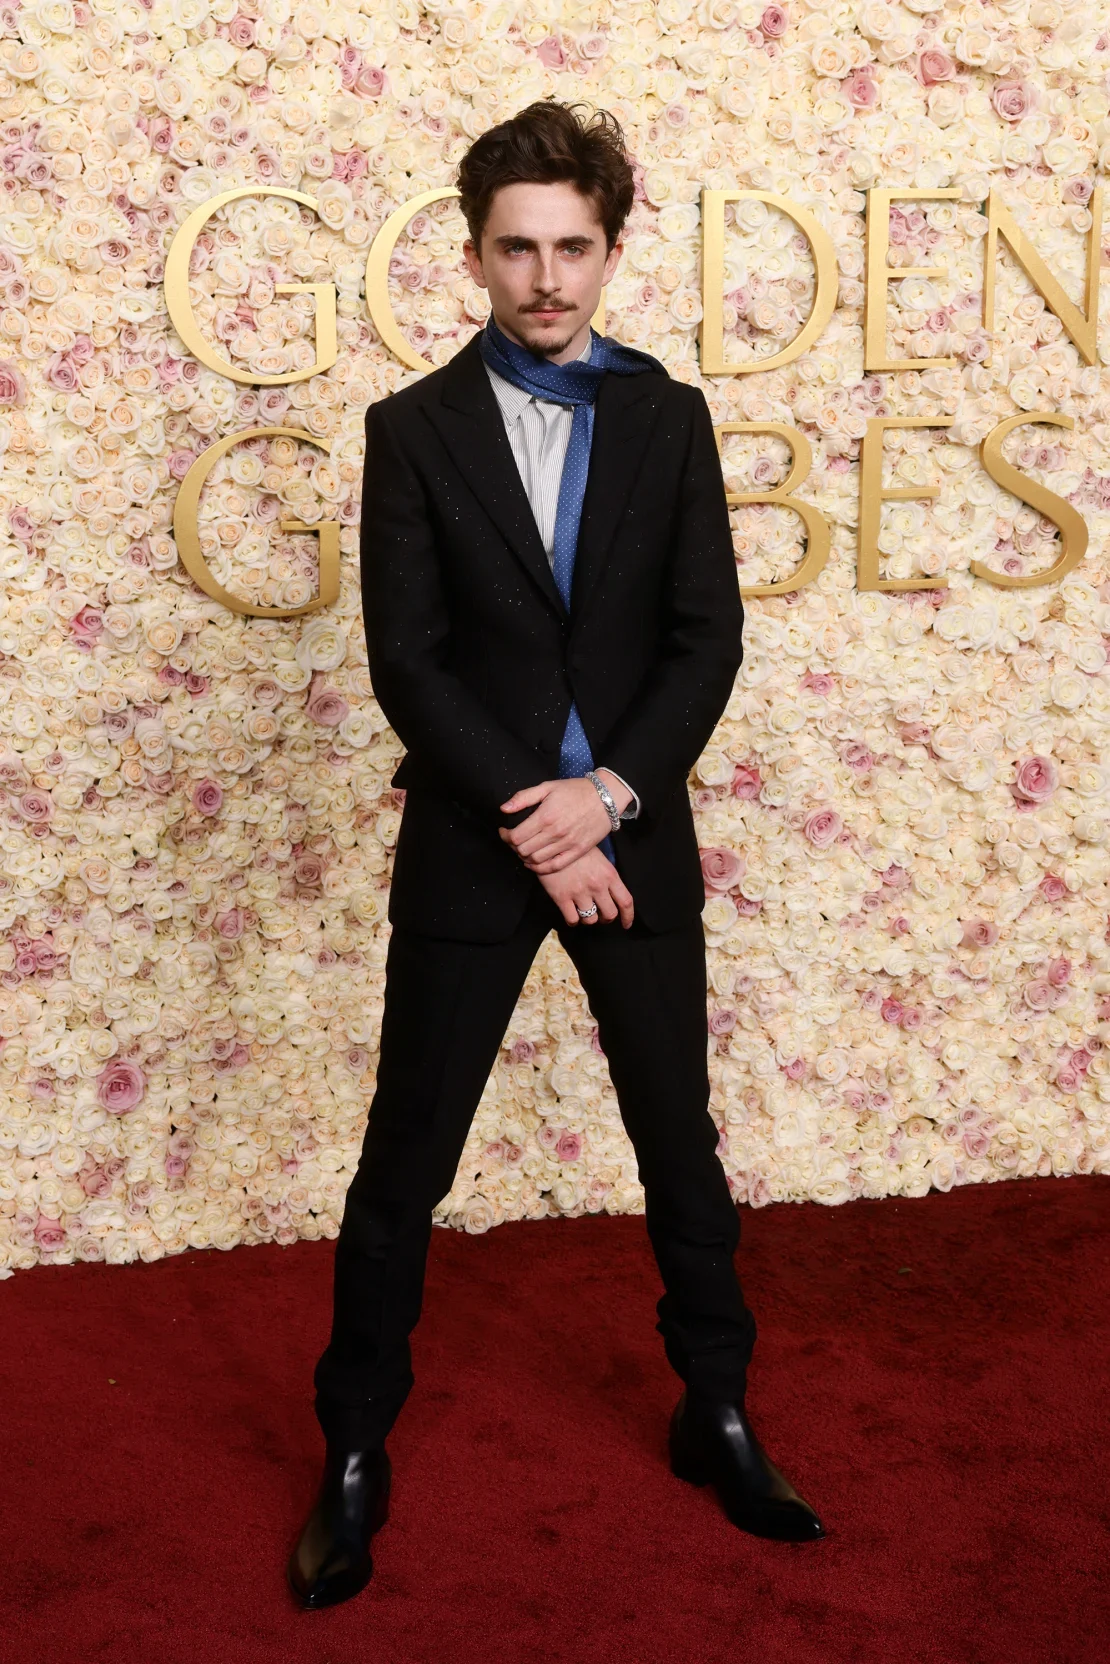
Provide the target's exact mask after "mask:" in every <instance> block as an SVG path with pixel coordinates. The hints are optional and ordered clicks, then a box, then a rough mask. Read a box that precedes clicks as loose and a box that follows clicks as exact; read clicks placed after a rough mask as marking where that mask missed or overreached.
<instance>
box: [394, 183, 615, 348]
mask: <svg viewBox="0 0 1110 1664" xmlns="http://www.w3.org/2000/svg"><path fill="white" fill-rule="evenodd" d="M458 194H459V193H458V191H457V190H456V189H455V187H454V185H445V186H442V187H437V189H436V190H434V191H421V193H420V195H419V196H413V197H410V198H409V200H408V201H407V202H402V204H401V206H400V207H399V208H395V209H394V210H393V212H392V214H390V216H389V218H388V219H387V220H383V222H382V224H381V225H380V226H379V227H378V232H377V236H376V237H375V238H374V241H373V242H372V243H371V244H370V253H369V254H368V255H367V257H366V310H367V311H368V312H369V314H370V322H371V323H372V324H373V325H374V328H375V329H376V330H377V332H378V334H379V335H380V336H381V339H382V346H383V347H388V348H389V350H390V352H391V353H393V355H394V356H395V357H396V358H399V359H400V360H401V363H402V364H407V365H408V367H409V369H410V370H434V369H435V365H434V364H433V363H432V361H431V359H430V358H425V357H424V356H423V354H421V353H418V352H417V350H416V348H415V347H413V346H410V345H409V343H408V341H406V340H405V337H404V336H403V335H402V334H401V331H400V329H399V328H398V327H397V320H396V318H395V317H394V316H393V305H392V302H391V301H390V298H389V262H390V261H391V260H392V258H393V250H394V249H395V248H396V246H397V239H398V238H399V237H400V235H401V233H402V231H403V230H404V229H405V227H406V225H407V224H408V223H409V221H410V220H411V219H413V218H414V217H415V215H417V214H418V213H419V212H420V210H421V208H428V207H430V206H431V204H432V203H433V202H443V201H445V200H446V198H447V197H449V196H458ZM590 322H591V323H592V324H593V326H594V328H595V329H596V330H597V331H598V333H599V334H600V335H604V334H605V291H604V290H602V292H601V299H600V300H599V301H598V303H597V311H596V312H595V313H594V315H593V317H592V318H591V319H590Z"/></svg>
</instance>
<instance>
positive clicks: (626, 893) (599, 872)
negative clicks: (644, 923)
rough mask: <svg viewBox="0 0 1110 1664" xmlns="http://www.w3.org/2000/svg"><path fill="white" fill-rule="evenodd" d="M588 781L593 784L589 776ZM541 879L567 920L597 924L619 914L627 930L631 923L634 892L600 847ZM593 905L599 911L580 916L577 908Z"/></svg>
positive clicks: (568, 921)
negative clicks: (585, 916) (587, 916)
mask: <svg viewBox="0 0 1110 1664" xmlns="http://www.w3.org/2000/svg"><path fill="white" fill-rule="evenodd" d="M586 784H587V785H589V784H590V783H589V781H588V780H587V782H586ZM590 789H591V791H592V790H593V787H592V786H591V787H590ZM540 883H541V884H542V885H543V887H544V889H545V890H546V891H547V893H548V895H549V896H550V897H551V899H552V901H553V902H554V903H555V905H556V907H558V909H559V911H560V912H561V913H562V915H563V917H564V919H565V920H566V921H567V923H568V924H597V922H598V920H599V919H605V920H608V921H612V920H613V919H615V918H616V917H617V916H618V914H619V915H620V921H621V924H622V925H623V926H624V928H625V930H627V929H628V927H629V925H630V924H631V923H632V918H633V913H634V907H633V902H632V893H631V891H630V890H629V889H628V887H627V886H626V885H625V883H624V882H623V880H622V878H621V876H620V874H619V873H618V871H617V869H616V867H615V866H614V865H613V863H612V861H610V860H609V859H608V857H607V856H605V855H603V854H602V853H601V851H600V849H591V850H588V851H587V853H586V854H585V855H582V856H580V857H579V859H578V860H577V861H572V862H571V863H570V865H569V866H566V867H561V868H560V869H559V871H558V872H553V873H548V874H547V875H546V876H542V877H541V878H540ZM591 906H596V907H597V912H596V913H592V914H591V915H590V917H589V918H588V919H583V918H580V917H579V913H578V909H579V908H580V907H591Z"/></svg>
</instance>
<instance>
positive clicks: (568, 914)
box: [559, 900, 579, 924]
mask: <svg viewBox="0 0 1110 1664" xmlns="http://www.w3.org/2000/svg"><path fill="white" fill-rule="evenodd" d="M559 911H560V913H561V914H562V915H563V917H564V919H565V920H566V921H567V923H568V924H578V923H579V918H578V909H577V907H575V905H574V903H573V901H569V900H567V901H561V902H560V903H559Z"/></svg>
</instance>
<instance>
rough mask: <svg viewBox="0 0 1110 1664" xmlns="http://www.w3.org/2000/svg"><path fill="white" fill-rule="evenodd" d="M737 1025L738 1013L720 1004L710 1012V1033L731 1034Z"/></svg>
mask: <svg viewBox="0 0 1110 1664" xmlns="http://www.w3.org/2000/svg"><path fill="white" fill-rule="evenodd" d="M735 1027H736V1013H735V1011H729V1010H728V1009H727V1008H725V1007H722V1006H719V1007H718V1008H717V1009H716V1010H715V1011H711V1012H710V1014H709V1032H710V1034H731V1033H732V1031H733V1029H734V1028H735Z"/></svg>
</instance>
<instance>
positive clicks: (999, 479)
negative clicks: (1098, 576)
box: [971, 411, 1087, 589]
mask: <svg viewBox="0 0 1110 1664" xmlns="http://www.w3.org/2000/svg"><path fill="white" fill-rule="evenodd" d="M1027 422H1051V423H1052V424H1053V426H1055V427H1058V428H1073V427H1074V426H1075V417H1074V416H1057V415H1054V414H1052V413H1050V412H1048V411H1037V412H1036V413H1035V414H1034V415H1032V416H1027V415H1026V414H1025V412H1024V411H1020V412H1019V413H1018V415H1016V416H1007V417H1006V418H1005V420H1004V421H1001V422H999V424H998V426H997V427H996V428H992V429H991V431H990V432H989V433H988V434H987V436H986V438H985V439H984V440H983V443H982V444H981V445H980V447H979V456H980V460H981V461H982V464H983V467H984V468H985V469H986V471H987V473H988V474H989V475H990V477H991V479H992V480H993V481H994V483H995V484H996V485H1000V486H1001V487H1002V489H1003V491H1010V492H1012V493H1013V495H1014V496H1015V497H1019V498H1020V499H1021V501H1022V502H1023V503H1028V504H1029V507H1030V508H1035V509H1036V510H1037V513H1038V514H1043V515H1044V517H1045V519H1046V520H1051V521H1053V522H1054V523H1055V524H1056V525H1057V526H1058V527H1059V528H1060V558H1059V560H1058V561H1057V562H1056V564H1055V565H1054V566H1050V567H1049V568H1048V570H1047V571H1046V572H1033V573H1031V574H1030V575H1029V576H1027V577H1023V578H1014V577H1009V576H1007V575H1006V574H1005V573H1003V572H995V571H993V570H992V568H991V567H989V566H984V565H983V563H982V561H978V560H973V561H972V563H971V570H972V571H973V572H974V574H975V576H976V577H977V578H986V580H987V582H988V583H990V584H1001V585H1002V587H1003V588H1004V589H1032V588H1033V587H1034V585H1036V584H1054V583H1057V582H1058V581H1059V579H1061V578H1066V577H1067V575H1068V573H1069V572H1072V571H1074V569H1075V568H1076V567H1077V566H1078V565H1079V562H1080V561H1081V560H1082V559H1083V556H1084V555H1085V554H1086V553H1087V522H1086V521H1085V520H1084V518H1083V516H1082V515H1081V514H1079V513H1078V512H1077V510H1075V509H1074V508H1072V506H1071V504H1070V503H1068V502H1065V501H1064V499H1063V497H1057V495H1056V493H1055V492H1054V491H1049V490H1048V488H1047V486H1044V485H1038V483H1037V481H1036V480H1031V479H1030V478H1029V476H1028V474H1023V473H1021V471H1020V470H1019V469H1017V468H1014V467H1012V466H1011V464H1010V463H1008V462H1007V461H1006V459H1005V457H1004V456H1003V455H1002V441H1003V440H1004V439H1005V437H1006V435H1007V434H1008V433H1009V432H1010V430H1011V428H1020V427H1024V426H1025V424H1026V423H1027Z"/></svg>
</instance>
